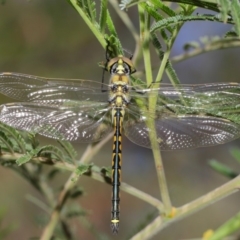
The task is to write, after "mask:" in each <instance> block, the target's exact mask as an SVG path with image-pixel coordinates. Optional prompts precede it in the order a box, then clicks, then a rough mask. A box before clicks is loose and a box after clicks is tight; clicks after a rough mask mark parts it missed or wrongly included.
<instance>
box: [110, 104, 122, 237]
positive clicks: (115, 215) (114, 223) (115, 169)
mask: <svg viewBox="0 0 240 240" xmlns="http://www.w3.org/2000/svg"><path fill="white" fill-rule="evenodd" d="M123 116H124V110H123V109H122V108H115V109H113V126H114V140H113V156H112V216H111V228H112V231H113V233H117V232H118V229H119V212H120V207H119V202H120V189H119V187H120V184H121V164H122V123H123Z"/></svg>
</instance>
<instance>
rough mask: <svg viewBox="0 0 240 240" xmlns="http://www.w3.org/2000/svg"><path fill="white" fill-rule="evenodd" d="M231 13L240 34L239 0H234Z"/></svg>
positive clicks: (236, 29) (235, 27)
mask: <svg viewBox="0 0 240 240" xmlns="http://www.w3.org/2000/svg"><path fill="white" fill-rule="evenodd" d="M231 13H232V17H233V20H234V23H235V25H234V29H235V31H236V33H237V35H238V36H240V3H239V0H232V4H231Z"/></svg>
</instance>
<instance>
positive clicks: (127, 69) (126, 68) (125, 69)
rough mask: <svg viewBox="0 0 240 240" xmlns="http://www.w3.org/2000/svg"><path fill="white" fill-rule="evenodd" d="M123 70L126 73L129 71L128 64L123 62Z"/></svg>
mask: <svg viewBox="0 0 240 240" xmlns="http://www.w3.org/2000/svg"><path fill="white" fill-rule="evenodd" d="M123 66H124V72H125V73H126V74H129V73H130V69H129V66H128V65H127V64H126V63H125V64H124V65H123Z"/></svg>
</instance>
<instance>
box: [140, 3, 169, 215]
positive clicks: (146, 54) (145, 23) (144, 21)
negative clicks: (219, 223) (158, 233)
mask: <svg viewBox="0 0 240 240" xmlns="http://www.w3.org/2000/svg"><path fill="white" fill-rule="evenodd" d="M138 10H139V16H140V31H141V33H140V34H141V41H142V45H143V58H144V65H145V71H146V81H147V85H148V86H151V83H152V82H153V78H152V68H151V58H150V51H149V42H150V32H149V28H150V19H149V16H146V15H145V13H144V9H143V8H142V7H141V6H138ZM150 94H151V93H150ZM156 104H157V95H155V96H152V95H151V96H150V97H149V105H148V109H149V111H150V112H155V108H156ZM146 125H147V127H148V128H149V129H153V131H149V138H150V142H151V148H152V151H153V157H154V161H155V168H156V172H157V177H158V183H159V188H160V192H161V197H162V201H163V205H164V212H165V214H169V213H170V212H171V207H172V205H171V200H170V197H169V192H168V188H167V181H166V177H165V173H164V168H163V163H162V158H161V154H160V148H159V143H158V142H157V139H158V137H157V134H156V130H155V120H154V118H147V121H146Z"/></svg>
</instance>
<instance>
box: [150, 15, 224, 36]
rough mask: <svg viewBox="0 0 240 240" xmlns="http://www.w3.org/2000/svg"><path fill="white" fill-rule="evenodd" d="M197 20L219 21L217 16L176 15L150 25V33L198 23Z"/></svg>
mask: <svg viewBox="0 0 240 240" xmlns="http://www.w3.org/2000/svg"><path fill="white" fill-rule="evenodd" d="M199 20H205V21H206V20H208V21H221V19H220V18H219V16H218V15H215V16H213V15H194V16H183V15H177V16H175V17H169V18H166V19H163V20H161V21H158V22H156V23H155V24H153V25H152V27H151V29H150V32H155V31H156V30H160V29H162V28H166V27H169V26H173V25H176V24H179V23H182V22H188V21H199Z"/></svg>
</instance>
